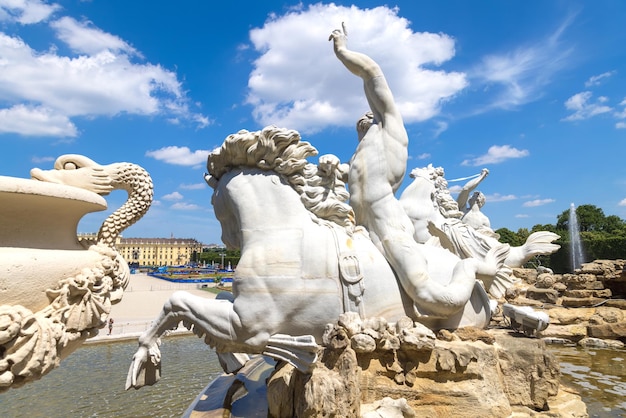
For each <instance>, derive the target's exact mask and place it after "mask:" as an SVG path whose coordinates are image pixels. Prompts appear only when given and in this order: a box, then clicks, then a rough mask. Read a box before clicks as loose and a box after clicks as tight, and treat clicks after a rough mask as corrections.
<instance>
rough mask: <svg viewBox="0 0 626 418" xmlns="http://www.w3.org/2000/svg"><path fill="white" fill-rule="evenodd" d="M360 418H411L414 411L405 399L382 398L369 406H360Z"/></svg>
mask: <svg viewBox="0 0 626 418" xmlns="http://www.w3.org/2000/svg"><path fill="white" fill-rule="evenodd" d="M361 413H362V415H361V418H411V417H414V416H415V411H413V409H412V408H411V407H410V406H409V404H408V403H407V401H406V399H404V398H400V399H392V398H389V397H387V398H383V399H382V400H380V401H376V402H374V403H371V404H365V405H361Z"/></svg>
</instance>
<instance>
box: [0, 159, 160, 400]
mask: <svg viewBox="0 0 626 418" xmlns="http://www.w3.org/2000/svg"><path fill="white" fill-rule="evenodd" d="M31 176H32V178H33V179H19V178H13V177H4V176H0V201H1V202H2V204H1V205H0V392H2V391H4V390H7V389H8V388H11V387H19V386H21V385H23V384H25V383H27V382H30V381H33V380H37V379H39V378H41V377H42V376H43V375H45V374H46V373H48V372H49V371H51V370H52V369H54V368H55V367H57V366H58V365H59V363H60V361H61V360H62V359H63V358H65V357H66V356H68V355H69V354H70V353H71V352H73V351H74V350H75V349H76V348H78V347H79V346H80V344H81V343H82V342H83V341H85V340H86V339H87V338H89V337H91V336H94V335H96V334H97V333H98V329H99V328H102V327H104V325H105V323H106V320H107V317H108V314H109V312H110V309H111V304H113V303H116V302H118V301H119V300H120V299H121V297H122V293H123V291H124V288H125V287H126V285H127V283H128V279H129V276H130V272H129V269H128V265H127V264H126V262H125V261H124V259H123V258H122V257H121V255H120V254H119V253H118V252H117V251H116V250H115V247H114V243H115V240H116V238H117V237H118V236H119V234H120V233H121V232H122V230H124V229H125V228H127V227H128V226H130V225H132V224H133V223H134V222H136V221H137V220H138V219H139V218H141V217H142V216H143V215H144V214H145V213H146V211H147V210H148V208H149V207H150V204H151V202H152V180H151V178H150V176H149V175H148V173H147V172H146V171H145V170H144V169H143V168H141V167H139V166H137V165H135V164H130V163H115V164H110V165H106V166H101V165H99V164H97V163H95V162H94V161H92V160H90V159H89V158H87V157H83V156H80V155H64V156H61V157H59V158H58V159H57V161H56V162H55V165H54V169H53V170H48V171H44V170H40V169H33V170H32V171H31ZM55 183H56V184H55ZM114 189H124V190H126V191H127V192H128V200H127V201H126V203H124V205H123V206H122V207H121V208H119V209H118V210H116V211H115V212H114V213H113V214H111V215H110V216H109V217H108V218H107V219H106V220H105V221H104V223H103V224H102V226H101V228H100V231H99V232H98V237H97V239H96V241H95V242H89V241H80V242H79V240H78V238H77V236H76V227H77V225H78V222H79V221H80V219H81V218H82V216H83V215H85V214H86V213H89V212H95V211H100V210H104V209H106V208H107V204H106V201H105V200H104V199H103V198H102V197H101V196H100V195H106V194H108V193H109V192H111V191H112V190H114Z"/></svg>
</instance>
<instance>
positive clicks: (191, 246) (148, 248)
mask: <svg viewBox="0 0 626 418" xmlns="http://www.w3.org/2000/svg"><path fill="white" fill-rule="evenodd" d="M95 238H96V237H95V234H80V235H79V237H78V239H79V240H81V239H95ZM202 247H203V245H202V243H201V242H199V241H197V240H195V239H192V238H118V239H117V241H116V242H115V248H116V249H117V251H118V252H119V253H120V254H121V255H122V257H124V260H126V262H127V263H128V264H129V265H139V266H178V265H185V264H189V263H192V262H194V261H197V260H198V256H199V254H200V253H201V252H202Z"/></svg>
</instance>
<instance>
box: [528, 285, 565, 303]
mask: <svg viewBox="0 0 626 418" xmlns="http://www.w3.org/2000/svg"><path fill="white" fill-rule="evenodd" d="M526 297H527V298H529V299H534V300H538V301H540V302H545V303H552V304H556V302H557V300H558V299H559V292H557V291H556V290H554V289H539V288H536V287H531V288H528V290H526Z"/></svg>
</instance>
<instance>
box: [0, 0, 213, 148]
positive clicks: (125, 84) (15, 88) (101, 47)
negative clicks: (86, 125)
mask: <svg viewBox="0 0 626 418" xmlns="http://www.w3.org/2000/svg"><path fill="white" fill-rule="evenodd" d="M0 1H2V0H0ZM5 3H6V1H5ZM17 3H20V2H19V1H18V2H17ZM1 4H2V3H0V5H1ZM51 26H52V27H53V28H54V29H55V30H56V33H57V35H58V36H59V39H60V40H61V41H62V42H67V44H68V45H69V46H70V48H71V49H73V50H74V51H76V52H78V53H80V54H81V55H77V56H71V55H67V56H66V55H60V54H58V52H57V48H51V49H50V50H48V51H38V50H35V49H33V48H31V47H30V45H29V44H28V43H27V42H26V41H24V40H23V39H21V38H19V37H16V36H11V35H8V34H6V33H2V32H0V57H1V58H0V97H2V98H3V105H4V108H3V109H2V108H0V112H3V117H4V119H11V121H10V125H11V126H10V127H6V126H4V127H2V128H0V132H15V133H19V134H22V135H41V136H60V137H63V136H65V137H67V136H69V137H74V136H77V135H78V133H79V132H78V129H77V128H76V126H75V125H74V122H73V121H72V118H74V117H77V116H87V117H98V116H115V115H119V114H122V113H125V114H138V115H158V114H162V115H164V116H166V117H169V118H172V117H174V118H178V119H184V120H188V121H191V122H193V123H195V124H197V125H198V126H200V127H204V126H206V125H207V124H208V123H209V120H208V118H207V117H206V116H204V115H199V114H197V113H194V112H192V111H191V110H190V105H189V100H188V99H187V97H186V96H185V92H184V91H183V90H182V86H181V83H180V82H179V81H178V79H177V75H176V74H175V73H174V72H172V71H168V70H166V69H164V68H162V67H161V66H159V65H153V64H149V63H147V64H143V63H135V62H133V61H132V60H131V58H132V57H134V56H138V53H137V52H136V51H135V50H134V49H133V48H132V47H131V46H129V45H128V44H127V43H126V42H124V41H123V40H122V39H120V38H119V37H117V36H114V35H111V34H108V33H106V32H103V31H102V30H100V29H98V28H95V27H93V26H92V25H90V24H88V23H78V22H76V21H75V20H73V19H72V18H69V17H63V18H61V19H59V20H57V21H55V22H53V23H52V24H51Z"/></svg>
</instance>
